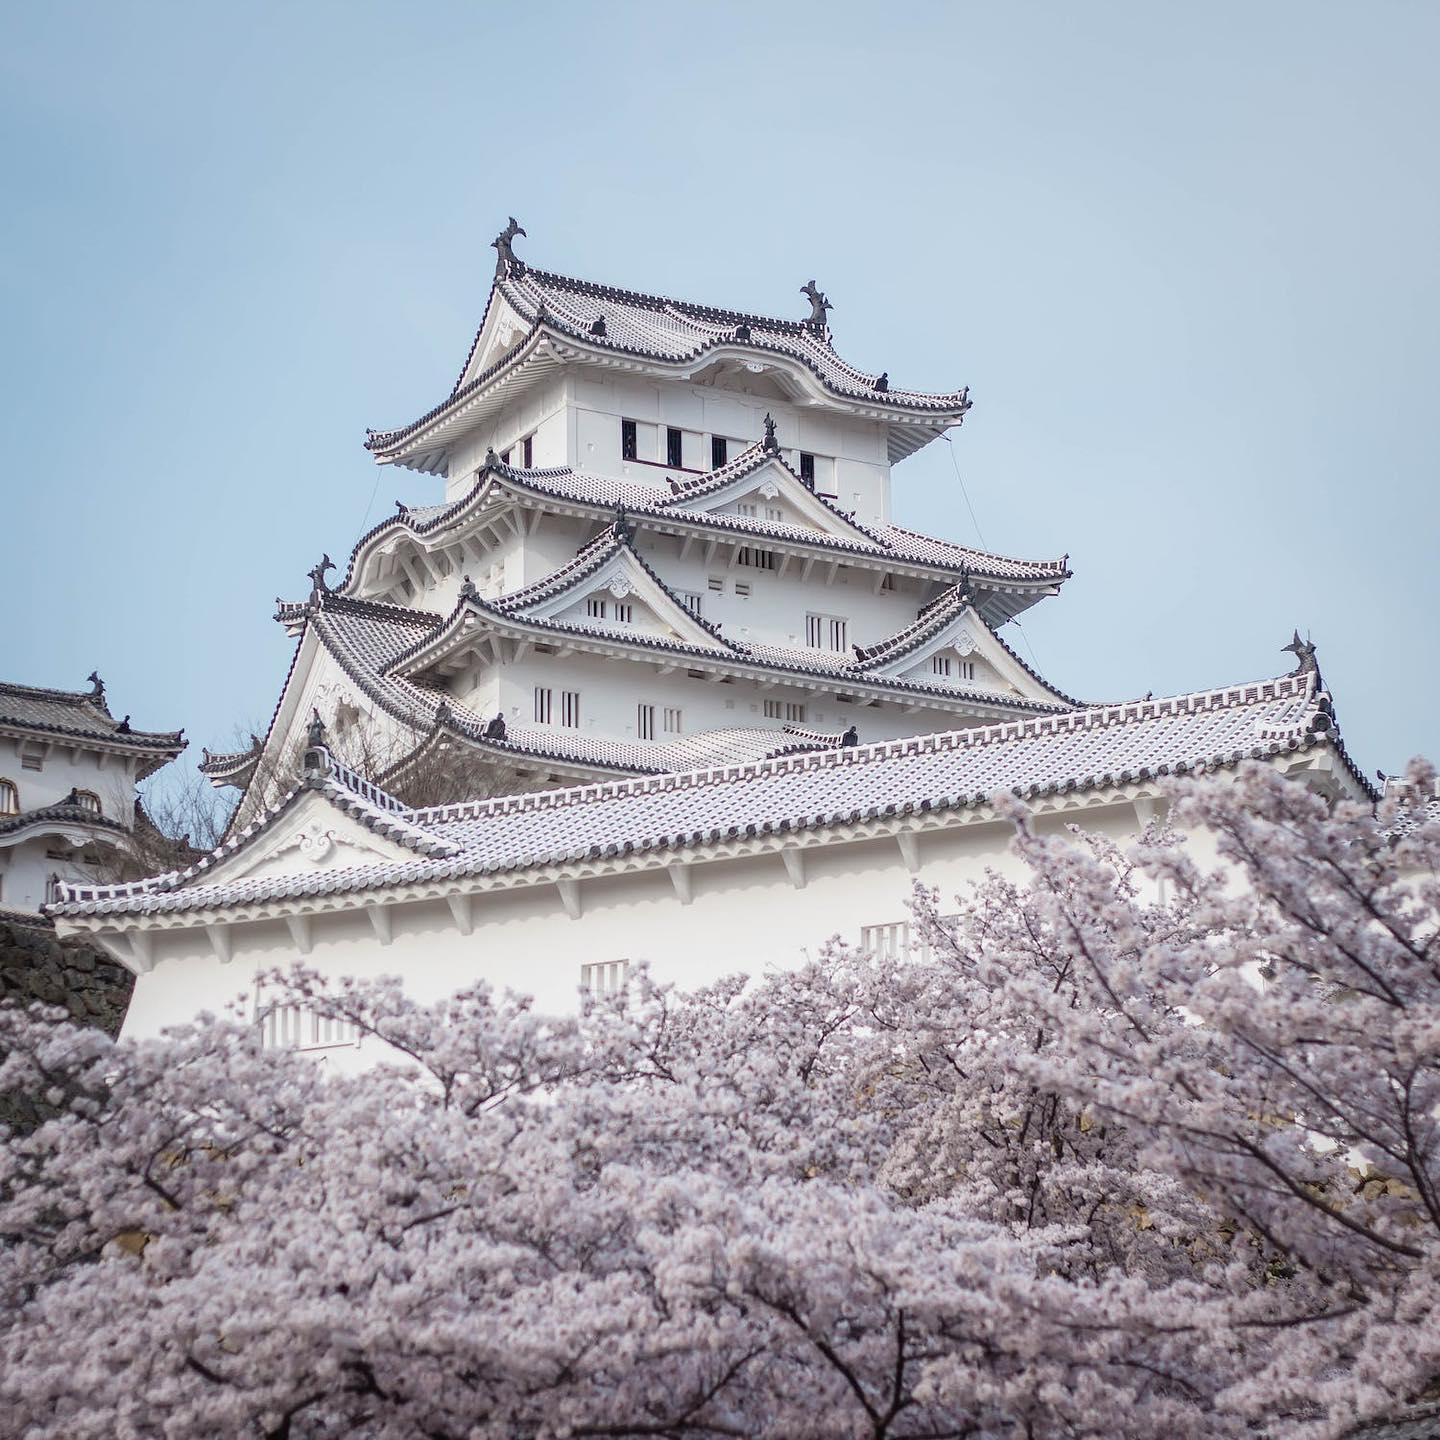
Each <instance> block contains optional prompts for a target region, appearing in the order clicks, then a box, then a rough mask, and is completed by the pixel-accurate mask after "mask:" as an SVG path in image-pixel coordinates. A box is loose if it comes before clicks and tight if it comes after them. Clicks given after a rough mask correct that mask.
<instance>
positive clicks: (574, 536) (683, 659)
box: [204, 232, 1074, 823]
mask: <svg viewBox="0 0 1440 1440" xmlns="http://www.w3.org/2000/svg"><path fill="white" fill-rule="evenodd" d="M510 235H511V232H507V235H506V236H502V237H501V239H500V240H499V241H497V242H496V244H497V247H498V248H499V251H500V259H499V266H498V269H497V272H496V277H495V283H494V286H493V288H492V290H491V293H490V300H489V304H488V305H487V307H486V310H485V315H484V318H483V320H482V321H481V324H480V328H479V331H478V333H477V334H476V336H475V339H474V342H473V343H472V345H471V347H470V352H469V355H468V356H467V358H466V360H465V363H464V365H463V366H462V368H461V371H460V375H459V377H458V379H457V380H456V382H455V385H454V387H453V389H452V390H451V392H450V394H449V395H448V396H447V397H446V399H445V400H444V401H443V402H442V403H441V404H440V405H438V406H436V407H435V408H434V409H433V410H431V411H430V412H428V413H427V414H425V415H423V416H421V417H420V419H418V420H416V421H414V422H412V423H411V424H409V425H405V426H403V427H401V428H400V429H397V430H387V431H379V432H372V433H371V434H370V436H369V439H368V441H367V445H368V447H369V449H370V450H371V452H372V453H373V454H374V455H375V457H376V458H377V459H378V460H380V461H382V462H383V463H385V464H389V465H398V466H404V467H407V468H410V469H413V470H418V471H421V472H424V473H426V474H433V475H437V476H441V477H443V480H444V486H445V499H444V503H442V504H437V505H432V506H425V507H414V508H410V509H406V508H404V507H403V506H402V507H398V508H397V510H396V513H395V514H393V515H392V516H391V517H389V518H388V519H387V520H385V521H384V522H383V523H382V524H379V525H377V526H375V527H374V528H373V529H372V530H371V531H369V533H368V534H366V535H364V536H362V537H361V538H360V540H359V541H358V543H357V544H356V545H355V546H354V548H353V550H352V552H351V554H350V559H349V562H348V564H347V565H346V566H345V569H344V573H343V574H340V575H338V576H337V578H336V579H335V581H334V583H333V584H332V583H330V582H329V580H328V578H327V577H328V576H329V572H330V569H331V566H330V562H329V557H328V556H327V557H325V559H323V560H322V561H321V562H320V564H319V565H318V566H317V567H316V568H315V570H314V571H313V572H312V576H311V587H310V591H309V594H308V596H306V597H305V598H304V599H303V600H299V601H297V602H296V603H293V604H282V605H281V606H280V609H279V613H278V618H279V620H280V621H281V622H282V623H283V624H284V625H285V627H286V628H287V629H288V630H289V632H290V633H291V634H292V635H293V636H294V637H295V638H296V640H297V642H298V643H297V649H296V653H295V659H294V663H293V665H292V667H291V671H290V676H289V678H288V680H287V682H286V686H285V691H284V694H283V695H282V697H281V700H280V704H279V708H278V709H277V711H276V713H275V718H274V723H273V725H272V726H271V729H270V733H269V735H268V736H266V737H265V738H264V739H263V740H260V739H259V738H258V737H257V740H256V744H255V745H254V746H253V748H252V749H250V750H249V751H246V752H242V753H240V754H235V755H222V756H211V757H209V758H208V759H207V762H206V765H205V767H204V768H205V770H206V772H207V773H208V774H209V775H210V776H211V777H212V778H213V779H215V780H216V781H219V782H223V783H228V784H240V785H245V784H248V783H249V782H250V781H251V780H252V778H253V777H254V776H255V775H256V774H266V773H269V772H271V771H274V770H278V771H280V772H281V773H286V774H288V773H291V772H293V767H294V761H295V758H296V756H297V755H298V754H299V752H300V749H301V748H302V747H303V738H304V731H305V728H306V726H307V725H308V723H309V720H310V717H311V715H312V713H313V712H314V711H316V710H318V711H319V712H320V714H321V716H322V718H323V719H324V720H325V723H326V724H327V726H328V727H329V729H330V731H331V734H332V737H333V742H334V744H335V745H336V748H337V750H342V749H343V748H344V747H345V746H346V745H347V744H354V743H356V742H355V741H354V740H352V739H351V738H350V737H351V736H352V735H353V733H354V731H355V730H356V728H357V727H363V729H364V750H365V753H366V756H367V758H371V759H373V760H378V762H379V763H378V765H376V766H375V767H374V768H376V770H377V773H375V774H374V775H373V776H372V777H371V778H373V779H375V780H376V781H377V782H378V783H380V784H382V785H384V786H386V787H387V788H391V789H393V790H395V792H396V793H397V794H400V795H404V794H405V793H406V791H407V780H411V779H413V776H414V773H415V772H416V770H417V768H422V769H423V768H426V767H433V766H434V765H435V764H436V762H437V759H438V760H439V761H440V763H441V764H442V765H443V764H444V763H445V762H446V761H447V760H448V761H449V762H450V763H452V764H453V763H455V762H456V761H457V760H459V759H460V758H461V757H463V759H464V761H465V764H466V773H467V774H468V775H473V776H475V777H476V778H477V780H479V781H480V783H482V784H483V785H484V787H485V788H484V793H487V794H505V793H513V792H516V791H523V790H535V789H541V788H545V787H549V786H554V785H560V784H574V783H577V782H581V781H587V780H603V779H613V778H616V777H618V776H624V775H651V774H661V773H667V772H672V771H677V770H685V769H693V768H696V767H701V766H713V765H725V764H737V763H741V764H743V763H746V762H750V761H755V760H762V759H766V758H769V757H773V756H778V755H785V754H794V753H797V752H800V751H806V750H817V749H823V748H828V747H834V746H836V745H839V744H841V743H842V742H843V741H844V740H845V739H846V737H847V736H848V737H849V740H850V741H851V742H852V743H853V742H855V741H869V740H880V739H891V738H896V737H899V736H905V735H916V734H927V733H931V732H934V731H938V730H951V729H956V728H960V727H965V726H972V725H979V724H985V723H988V722H994V721H997V720H1005V719H1011V718H1014V717H1015V716H1018V715H1042V714H1056V713H1060V712H1062V711H1064V710H1067V709H1070V708H1072V707H1073V703H1074V702H1073V701H1072V700H1071V699H1070V698H1069V697H1068V696H1066V695H1064V694H1062V693H1060V692H1059V691H1058V690H1056V689H1055V688H1054V687H1053V686H1051V685H1050V684H1049V683H1048V682H1047V681H1045V680H1044V679H1043V678H1042V677H1041V676H1039V675H1037V674H1036V673H1035V672H1034V671H1033V670H1032V669H1031V668H1030V667H1029V666H1027V665H1026V664H1025V663H1024V662H1022V661H1021V660H1020V659H1019V657H1018V656H1017V655H1016V654H1015V653H1014V651H1013V650H1012V649H1011V648H1010V647H1009V646H1008V645H1007V644H1006V643H1005V642H1004V641H1003V640H1002V639H1001V638H1000V637H999V635H997V633H996V630H997V628H998V627H1000V626H1002V625H1004V623H1005V622H1006V621H1007V620H1009V619H1011V618H1012V617H1013V616H1015V615H1017V614H1018V613H1019V612H1020V611H1022V610H1024V609H1026V608H1027V607H1028V606H1030V605H1033V604H1034V603H1035V602H1036V601H1037V600H1040V599H1042V598H1043V597H1045V596H1049V595H1054V594H1056V593H1057V592H1058V590H1059V587H1060V585H1061V583H1062V582H1063V581H1064V580H1065V578H1066V576H1067V575H1068V573H1069V572H1068V569H1067V566H1066V562H1065V560H1064V559H1063V558H1062V559H1053V560H1017V559H1011V558H1008V557H1005V556H1000V555H991V554H987V553H985V552H984V551H979V550H974V549H971V548H969V547H967V546H964V545H959V544H955V543H952V542H950V541H947V540H943V539H938V538H935V537H932V536H928V535H921V534H917V533H916V532H915V531H912V530H907V529H905V528H903V527H901V526H898V525H896V524H894V523H893V522H892V520H891V503H890V484H891V481H890V473H891V467H892V465H894V464H895V462H896V461H898V460H901V459H903V458H904V457H905V456H907V455H910V454H913V453H914V452H915V451H916V450H918V449H919V448H920V447H921V446H923V445H926V444H928V443H930V442H931V441H932V440H934V439H936V438H937V437H938V436H940V435H942V434H944V433H945V431H946V430H947V429H948V428H950V427H952V426H954V425H957V424H959V423H960V421H961V420H962V419H963V417H964V415H965V411H966V409H967V408H968V406H969V401H968V398H967V396H966V394H965V392H964V391H963V390H962V391H957V392H951V393H946V394H925V393H921V392H918V391H908V390H902V389H900V388H899V387H898V386H896V387H892V386H891V385H890V384H889V382H888V379H887V377H886V376H884V375H871V374H867V373H864V372H862V371H860V370H857V369H855V368H854V367H853V366H851V365H849V364H847V363H846V362H844V361H843V360H841V359H840V357H839V356H838V355H837V354H836V352H835V351H834V349H833V348H832V346H831V338H830V329H829V326H828V324H827V321H826V313H825V312H826V309H827V308H828V304H827V301H826V300H825V297H824V296H823V295H821V294H820V293H819V291H817V290H813V286H812V287H811V289H812V292H813V293H812V299H811V302H810V309H811V314H810V316H809V318H807V319H800V320H776V319H767V318H764V317H761V316H758V315H746V314H741V313H739V312H735V311H729V310H719V309H715V308H712V307H709V306H703V305H692V304H687V303H683V302H678V301H673V300H665V299H661V298H659V297H656V296H650V295H641V294H634V293H631V292H629V291H624V290H615V289H611V288H609V287H607V286H603V285H595V284H591V283H589V282H587V281H580V280H572V279H568V278H566V277H564V276H561V275H554V274H551V273H549V272H547V271H542V270H535V269H532V268H530V267H529V266H527V265H525V264H524V263H523V262H521V261H520V260H519V259H517V258H516V257H515V255H514V253H513V251H512V249H511V241H510V238H507V237H509V236H510ZM367 768H369V767H367ZM263 798H265V797H264V796H263V795H262V794H261V793H260V791H259V790H258V789H257V787H254V786H253V785H252V786H251V794H250V795H247V798H246V801H245V802H243V803H242V806H241V809H240V812H239V817H238V818H239V820H240V822H241V823H243V822H245V821H246V820H248V819H249V818H251V816H252V815H253V814H254V813H255V808H256V806H257V805H258V804H259V803H261V801H262V799H263Z"/></svg>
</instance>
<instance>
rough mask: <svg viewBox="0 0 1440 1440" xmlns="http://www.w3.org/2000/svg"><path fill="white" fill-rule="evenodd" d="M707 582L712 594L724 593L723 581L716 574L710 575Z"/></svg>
mask: <svg viewBox="0 0 1440 1440" xmlns="http://www.w3.org/2000/svg"><path fill="white" fill-rule="evenodd" d="M709 584H710V593H711V594H712V595H723V594H724V593H725V582H724V580H722V579H721V578H720V577H719V576H718V575H712V576H711V577H710V581H709Z"/></svg>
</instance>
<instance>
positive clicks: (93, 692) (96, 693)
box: [85, 670, 105, 705]
mask: <svg viewBox="0 0 1440 1440" xmlns="http://www.w3.org/2000/svg"><path fill="white" fill-rule="evenodd" d="M85 678H86V679H87V680H88V681H89V682H90V698H91V699H92V700H93V701H94V702H95V703H96V704H97V705H103V704H104V703H105V682H104V681H103V680H102V679H101V678H100V676H99V674H98V673H97V672H96V671H94V670H92V671H91V672H90V673H89V674H88V675H87V676H86V677H85Z"/></svg>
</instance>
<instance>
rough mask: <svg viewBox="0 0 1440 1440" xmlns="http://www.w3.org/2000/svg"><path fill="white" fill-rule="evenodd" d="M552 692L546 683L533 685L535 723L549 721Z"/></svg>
mask: <svg viewBox="0 0 1440 1440" xmlns="http://www.w3.org/2000/svg"><path fill="white" fill-rule="evenodd" d="M551 698H552V692H551V690H550V687H549V686H548V685H537V686H536V687H535V723H536V724H537V725H548V724H549V723H550V713H551V703H550V702H551Z"/></svg>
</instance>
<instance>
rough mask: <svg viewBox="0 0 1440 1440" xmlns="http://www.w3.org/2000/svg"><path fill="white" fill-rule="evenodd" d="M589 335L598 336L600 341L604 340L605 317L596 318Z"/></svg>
mask: <svg viewBox="0 0 1440 1440" xmlns="http://www.w3.org/2000/svg"><path fill="white" fill-rule="evenodd" d="M590 333H591V334H592V335H598V336H599V337H600V338H601V339H602V340H603V339H604V338H605V317H604V316H603V315H598V316H596V318H595V323H594V324H593V325H591V327H590Z"/></svg>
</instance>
